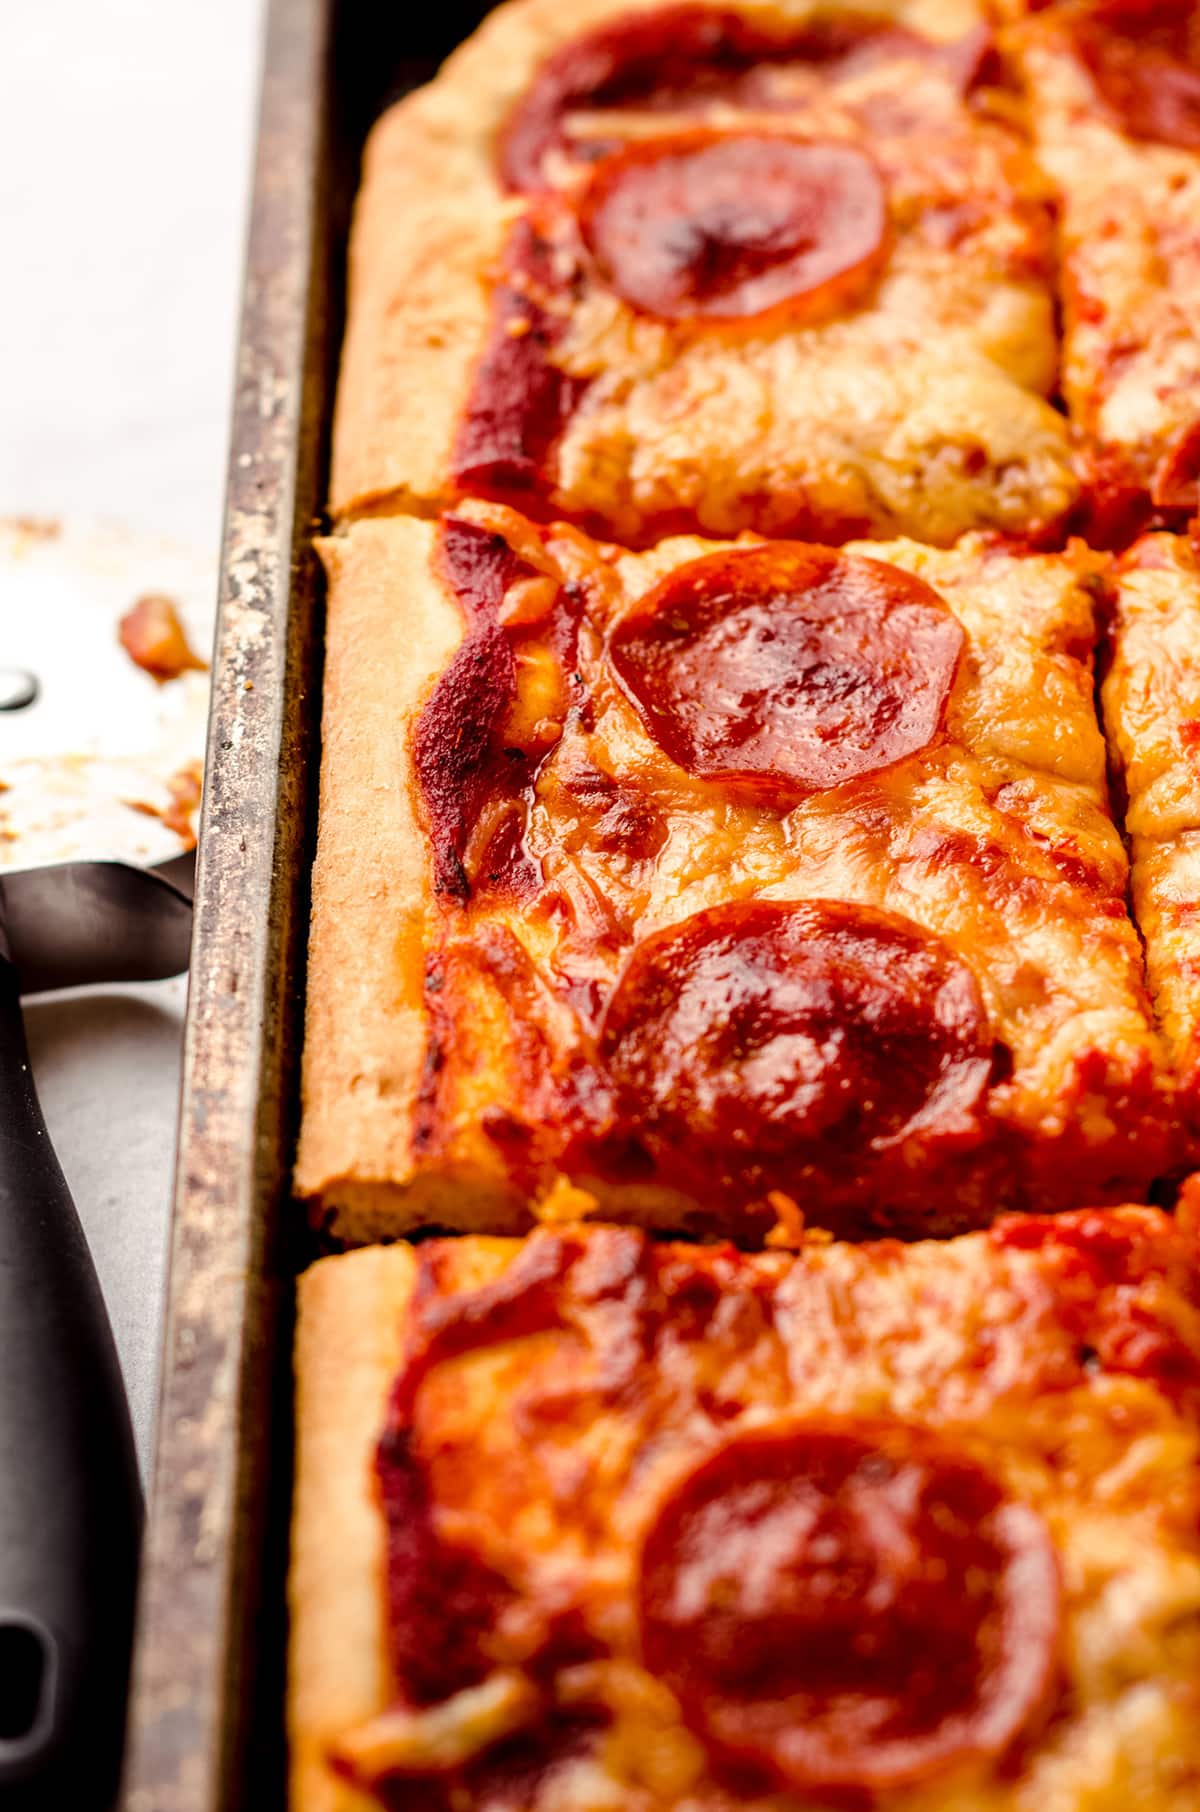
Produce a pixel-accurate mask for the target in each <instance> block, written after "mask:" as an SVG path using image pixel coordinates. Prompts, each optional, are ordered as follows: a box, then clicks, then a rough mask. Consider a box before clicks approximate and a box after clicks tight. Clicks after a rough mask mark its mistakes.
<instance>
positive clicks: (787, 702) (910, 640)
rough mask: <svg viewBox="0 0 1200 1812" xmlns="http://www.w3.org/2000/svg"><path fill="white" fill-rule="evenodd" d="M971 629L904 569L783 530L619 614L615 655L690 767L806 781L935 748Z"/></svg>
mask: <svg viewBox="0 0 1200 1812" xmlns="http://www.w3.org/2000/svg"><path fill="white" fill-rule="evenodd" d="M964 639H965V638H964V636H963V632H962V629H961V627H960V626H959V623H958V621H957V620H956V618H955V617H954V616H952V615H951V613H950V611H949V610H948V609H947V608H946V606H945V604H943V603H942V601H941V599H940V598H939V597H938V595H937V593H936V592H934V591H932V590H931V589H930V587H929V586H928V585H926V584H925V583H924V581H923V580H921V579H917V578H915V577H914V576H913V575H912V574H911V573H906V572H902V571H901V570H900V569H899V568H898V567H894V566H885V565H884V564H883V562H882V561H879V560H867V559H861V558H859V557H858V556H857V555H854V554H842V553H834V552H831V551H830V550H829V549H828V548H823V547H809V546H806V545H805V544H804V543H803V542H787V541H779V542H774V543H771V544H769V545H767V546H765V547H753V548H738V549H735V550H733V551H731V552H727V553H719V554H709V555H707V556H706V557H705V558H704V559H701V560H693V561H691V562H689V564H688V565H686V566H682V567H679V568H678V569H677V570H676V571H674V572H672V573H669V574H668V575H667V577H666V578H665V579H664V580H663V581H662V582H661V584H659V585H658V586H656V587H655V589H654V590H653V591H652V592H650V594H649V596H648V597H647V598H645V599H644V601H643V602H642V603H641V604H640V605H639V606H638V607H637V609H636V610H635V611H634V613H633V614H632V615H630V616H627V617H625V618H624V619H623V621H622V622H621V623H620V624H619V625H618V627H617V629H616V631H615V633H614V635H613V638H612V643H611V657H612V662H613V665H614V667H615V668H616V670H617V673H618V675H619V677H620V679H621V682H622V684H623V685H624V687H625V689H626V691H627V692H628V694H629V696H630V698H631V699H632V700H633V702H634V704H635V705H636V706H637V708H638V710H639V712H640V713H641V715H642V718H643V719H644V721H645V724H646V727H647V729H648V730H649V731H650V733H651V735H652V736H653V737H654V738H655V740H656V741H657V742H658V743H659V745H660V746H661V747H662V748H663V749H665V750H666V752H667V754H668V755H669V756H670V757H671V760H672V761H675V762H678V763H679V765H680V767H682V768H686V769H687V771H688V773H689V774H698V775H701V776H703V777H704V778H711V779H720V780H722V781H729V780H740V781H746V782H750V783H753V784H754V785H756V786H757V787H759V788H763V787H767V788H770V789H773V790H776V791H779V792H782V793H789V792H800V793H804V792H811V791H815V790H817V789H819V788H822V787H832V786H841V785H842V784H843V783H844V782H846V781H848V780H854V779H856V778H857V777H858V776H860V775H862V774H872V773H875V772H877V771H878V770H879V769H880V768H884V767H888V766H890V765H891V763H893V762H896V761H901V760H903V759H904V757H905V756H908V755H915V754H917V753H918V752H919V751H920V750H921V749H924V748H926V747H928V745H929V744H930V743H931V742H932V741H933V739H934V738H935V737H936V736H937V735H938V733H939V731H940V729H941V725H942V719H943V715H944V712H945V707H946V700H947V698H948V697H949V694H950V689H951V687H952V685H953V684H954V676H955V673H956V671H957V668H958V662H959V658H960V656H961V654H962V650H963V645H964Z"/></svg>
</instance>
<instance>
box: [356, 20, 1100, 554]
mask: <svg viewBox="0 0 1200 1812" xmlns="http://www.w3.org/2000/svg"><path fill="white" fill-rule="evenodd" d="M1019 115H1020V106H1019V103H1018V101H1017V98H1016V96H1015V94H1014V92H1013V91H1012V89H1011V87H1010V86H1008V85H1007V78H1006V77H1005V76H1004V74H1003V72H1002V71H1001V70H1000V68H999V66H998V64H997V61H996V59H995V58H994V56H993V54H992V51H991V46H990V40H989V36H988V33H987V30H986V28H985V25H984V21H983V17H982V14H981V13H980V11H979V10H978V9H977V7H976V6H975V5H974V4H973V3H972V0H890V3H889V0H865V3H864V4H863V5H861V6H856V7H848V6H846V5H841V4H832V5H830V4H828V3H826V0H773V3H772V4H770V5H766V6H764V5H761V4H760V5H751V6H732V5H730V4H728V3H727V0H711V3H710V0H683V3H681V4H668V5H665V6H664V5H659V4H654V5H647V4H646V3H645V0H632V3H630V0H575V3H574V4H572V5H570V6H564V5H562V4H560V3H559V0H521V3H520V4H518V5H516V6H511V7H510V6H505V7H501V8H499V9H498V10H497V11H496V12H495V13H494V14H493V15H492V16H491V17H490V18H489V19H488V20H487V21H486V22H485V24H484V25H483V27H482V28H481V29H480V31H479V32H478V33H477V34H476V36H475V37H474V38H473V39H472V40H471V41H470V42H469V43H468V44H467V45H466V46H465V47H464V48H462V49H461V50H460V51H459V52H458V53H457V54H456V56H454V57H453V58H451V60H450V62H449V63H448V64H447V66H446V68H445V70H444V72H443V73H442V75H441V76H440V77H439V78H438V80H437V81H435V82H434V83H433V84H432V85H431V86H429V87H428V88H425V89H423V90H421V91H420V92H418V93H417V94H415V95H413V96H411V97H409V98H408V99H406V100H404V101H402V102H400V103H399V104H398V105H397V106H396V107H395V108H394V109H393V110H392V111H391V112H390V113H388V114H387V115H385V117H384V118H383V119H382V120H381V121H380V123H379V124H378V125H377V127H376V128H375V131H374V134H373V136H372V139H371V142H370V144H369V146H368V149H367V155H366V160H365V166H364V180H363V186H362V190H361V192H360V195H359V200H358V204H357V213H356V218H355V225H354V235H353V245H352V250H351V269H350V299H349V323H348V330H347V337H346V342H345V351H344V357H343V367H342V376H341V383H340V387H339V392H338V403H337V417H336V422H335V435H334V453H333V480H332V505H333V509H334V511H335V513H336V514H338V515H339V516H342V515H346V514H358V513H364V512H368V511H373V510H374V511H378V510H382V509H386V510H389V511H392V510H397V509H401V510H405V511H409V510H413V511H416V512H418V513H421V514H428V513H429V512H430V510H431V509H434V508H437V507H444V506H445V505H446V504H447V503H450V502H454V501H456V500H457V499H458V498H459V497H462V496H475V497H477V496H485V497H490V498H494V499H498V500H500V501H502V502H506V503H509V504H511V505H514V506H516V507H519V508H522V509H524V510H526V511H531V512H532V513H534V514H537V515H543V516H545V515H551V516H559V515H565V516H570V517H571V518H572V519H573V520H575V521H576V522H578V523H581V524H583V525H584V526H587V527H590V528H591V529H593V530H594V531H595V532H597V533H599V534H606V535H612V536H615V537H616V538H617V539H619V540H620V541H622V542H623V543H625V544H626V545H635V546H641V545H647V544H649V543H651V542H653V541H656V540H659V539H661V538H662V537H663V536H664V535H666V534H668V533H676V532H679V531H682V530H694V531H699V532H702V533H706V534H710V535H717V536H724V535H732V534H737V533H739V532H741V531H743V530H746V529H751V530H756V531H759V532H762V533H766V534H771V535H787V536H798V537H801V538H805V539H813V540H816V541H824V542H828V541H841V540H846V539H847V538H850V537H853V536H861V535H872V536H876V535H885V536H886V535H895V534H908V535H913V536H916V537H917V538H919V539H921V540H923V541H927V542H931V543H948V542H951V541H953V540H955V539H956V538H957V537H958V536H959V535H960V534H961V533H963V532H964V531H966V530H969V529H976V528H986V527H996V528H1002V529H1007V530H1009V531H1012V532H1015V533H1019V534H1021V535H1023V536H1027V537H1028V536H1031V535H1035V534H1037V533H1039V532H1040V531H1042V530H1052V529H1053V528H1054V526H1055V525H1057V524H1059V523H1060V522H1061V521H1062V519H1063V518H1064V517H1065V516H1066V514H1067V513H1068V511H1069V510H1070V509H1071V507H1072V505H1073V504H1074V502H1075V500H1076V497H1077V492H1078V483H1077V479H1076V477H1075V474H1074V471H1073V467H1072V459H1071V449H1070V444H1069V435H1068V429H1067V424H1066V422H1065V421H1064V419H1063V417H1062V415H1061V414H1059V413H1058V412H1057V411H1056V410H1055V409H1054V408H1052V407H1051V405H1050V403H1049V401H1048V400H1047V399H1048V396H1049V393H1050V392H1051V391H1052V389H1053V387H1054V383H1055V380H1056V362H1057V347H1056V337H1055V328H1054V298H1053V276H1054V235H1053V230H1052V224H1053V223H1052V214H1051V209H1050V205H1049V191H1048V188H1047V184H1046V181H1045V178H1044V177H1043V176H1042V174H1041V173H1040V172H1039V171H1038V170H1037V169H1036V167H1035V165H1034V163H1033V160H1032V157H1031V154H1030V149H1029V145H1028V143H1027V142H1026V140H1025V138H1024V137H1023V136H1022V134H1021V132H1020V130H1019V129H1018V128H1019Z"/></svg>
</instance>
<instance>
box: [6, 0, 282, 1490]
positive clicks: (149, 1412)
mask: <svg viewBox="0 0 1200 1812" xmlns="http://www.w3.org/2000/svg"><path fill="white" fill-rule="evenodd" d="M258 37H259V6H258V4H257V0H174V3H173V4H169V5H164V4H163V3H162V0H108V3H107V4H105V5H104V6H96V5H94V4H92V3H91V0H39V5H38V6H37V7H36V8H35V7H26V8H23V9H21V12H20V15H19V20H18V21H17V23H16V25H15V29H14V30H13V31H10V32H9V33H8V34H7V36H6V40H5V54H4V58H3V66H2V68H0V219H2V220H3V221H4V223H5V237H6V245H7V248H8V250H7V256H6V259H5V281H4V283H3V284H2V285H0V398H3V404H2V405H0V407H2V410H3V432H2V433H0V516H8V515H17V514H34V515H39V516H48V517H54V518H67V519H74V518H77V517H85V518H96V517H100V518H107V519H109V520H111V521H114V522H118V523H122V524H125V525H127V526H128V527H130V528H132V529H134V530H135V531H137V532H139V533H144V534H147V535H150V536H161V535H167V536H171V537H173V538H174V539H176V540H177V541H180V542H182V543H184V544H185V545H187V546H189V547H192V548H194V549H195V550H196V551H197V553H198V554H199V555H200V556H201V557H202V558H206V559H208V560H211V563H212V570H213V574H214V583H215V572H216V561H217V550H218V543H219V534H220V518H221V500H222V492H223V486H224V463H225V447H226V437H227V430H228V415H229V404H230V398H231V394H232V388H233V362H234V351H235V339H236V329H237V312H238V295H239V286H240V270H241V257H242V240H243V228H244V219H245V210H246V202H247V194H248V178H249V172H250V158H251V148H252V136H253V109H254V90H255V84H256V77H257V60H258ZM4 609H5V604H4V599H3V598H0V655H2V653H3V646H4ZM183 1003H184V986H183V983H182V982H166V983H161V984H158V985H156V986H154V987H140V988H127V989H121V990H116V991H112V990H108V991H105V992H104V993H102V994H101V993H92V994H90V995H86V996H74V997H73V996H58V997H56V998H53V999H51V1000H46V1001H42V1002H36V1003H33V1004H32V1005H31V1006H30V1008H29V1010H28V1014H27V1019H28V1025H29V1032H30V1041H31V1045H32V1048H33V1055H34V1068H35V1072H36V1077H37V1082H38V1086H39V1089H40V1092H41V1095H42V1102H43V1106H44V1108H45V1110H46V1116H47V1119H48V1121H49V1123H50V1130H51V1135H52V1137H53V1139H54V1142H55V1145H56V1147H57V1150H58V1153H59V1156H60V1158H61V1160H62V1164H63V1168H64V1170H65V1171H66V1174H67V1178H68V1181H69V1183H70V1185H71V1187H72V1190H73V1192H74V1195H75V1200H76V1203H77V1205H78V1207H79V1211H80V1215H81V1217H82V1219H83V1222H84V1225H85V1228H86V1230H87V1233H88V1237H89V1239H90V1241H91V1244H92V1250H93V1253H94V1256H95V1259H96V1265H97V1269H98V1271H99V1273H100V1278H101V1282H102V1284H103V1286H104V1289H105V1294H106V1297H107V1300H108V1304H109V1312H110V1314H111V1316H112V1320H113V1326H114V1331H115V1333H116V1337H117V1343H118V1346H119V1348H120V1352H121V1359H122V1363H123V1365H124V1367H125V1374H126V1380H127V1383H128V1387H129V1393H130V1402H131V1407H132V1410H133V1415H134V1421H135V1426H136V1429H137V1434H138V1443H139V1450H140V1452H141V1454H142V1457H143V1462H144V1461H145V1458H146V1456H147V1453H148V1449H149V1440H150V1436H151V1432H152V1420H153V1408H154V1394H155V1387H156V1374H157V1359H158V1343H159V1331H160V1329H159V1321H160V1310H161V1302H162V1287H163V1280H164V1264H165V1253H166V1235H167V1216H168V1208H169V1196H170V1181H171V1166H172V1155H173V1143H174V1120H175V1106H176V1095H177V1090H178V1072H179V1041H180V1030H181V1026H182V1014H183Z"/></svg>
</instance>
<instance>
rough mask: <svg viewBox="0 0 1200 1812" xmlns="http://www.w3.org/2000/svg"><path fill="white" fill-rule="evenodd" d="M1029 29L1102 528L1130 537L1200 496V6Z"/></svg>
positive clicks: (1112, 6)
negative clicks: (1199, 325) (1199, 318)
mask: <svg viewBox="0 0 1200 1812" xmlns="http://www.w3.org/2000/svg"><path fill="white" fill-rule="evenodd" d="M1014 41H1015V43H1016V44H1017V45H1018V46H1019V49H1018V53H1017V54H1018V58H1019V61H1020V62H1021V64H1022V67H1023V69H1024V73H1025V76H1026V80H1027V82H1028V85H1029V90H1030V105H1029V114H1030V120H1031V122H1032V128H1033V131H1034V137H1035V144H1036V149H1037V153H1038V157H1039V159H1040V161H1041V163H1042V166H1043V168H1044V169H1045V171H1046V173H1047V176H1048V177H1049V178H1050V179H1051V181H1052V182H1053V183H1054V185H1055V187H1056V190H1057V193H1058V198H1059V207H1060V210H1061V240H1062V262H1063V273H1062V274H1063V328H1064V340H1063V369H1062V389H1063V395H1064V398H1065V400H1066V403H1067V406H1068V410H1069V413H1070V417H1071V422H1072V425H1073V427H1074V430H1075V432H1076V435H1077V436H1078V438H1079V441H1080V446H1081V452H1082V455H1083V461H1084V466H1083V473H1084V483H1085V502H1086V507H1087V515H1088V520H1089V531H1090V533H1091V535H1092V537H1093V539H1099V540H1100V541H1102V542H1104V543H1106V544H1114V545H1119V544H1121V543H1123V542H1124V541H1127V540H1129V539H1130V538H1131V537H1132V536H1133V535H1135V534H1136V533H1137V532H1138V531H1139V530H1141V529H1143V528H1145V527H1146V526H1148V525H1149V524H1150V523H1152V522H1154V521H1158V522H1161V523H1164V524H1166V525H1168V526H1181V525H1182V524H1183V523H1184V522H1185V521H1186V520H1187V518H1188V517H1189V516H1190V515H1193V514H1194V513H1195V511H1196V508H1197V504H1198V503H1200V492H1198V490H1197V480H1198V479H1200V330H1198V329H1197V301H1198V298H1200V237H1198V236H1197V232H1196V222H1197V219H1198V218H1200V10H1197V9H1196V8H1195V7H1194V6H1193V5H1191V4H1190V0H1189V3H1186V4H1179V3H1178V0H1154V3H1153V4H1147V3H1146V0H1079V3H1075V0H1069V3H1067V4H1061V5H1055V6H1051V7H1048V8H1046V9H1045V10H1044V11H1037V12H1034V13H1033V15H1032V16H1031V17H1030V18H1029V19H1027V20H1026V21H1025V22H1024V23H1023V24H1022V25H1021V26H1020V27H1019V29H1018V31H1017V33H1016V37H1015V40H1014Z"/></svg>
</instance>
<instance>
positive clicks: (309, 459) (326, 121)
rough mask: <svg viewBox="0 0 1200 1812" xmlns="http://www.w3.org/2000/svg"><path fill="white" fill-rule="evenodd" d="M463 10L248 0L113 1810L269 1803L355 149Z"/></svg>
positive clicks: (302, 1237) (206, 1810) (279, 1718)
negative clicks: (324, 580)
mask: <svg viewBox="0 0 1200 1812" xmlns="http://www.w3.org/2000/svg"><path fill="white" fill-rule="evenodd" d="M486 10H487V8H486V6H484V5H481V4H477V3H474V0H441V4H440V5H439V6H437V7H419V6H413V5H408V4H404V3H403V0H400V3H399V4H395V5H391V6H380V5H378V4H376V3H375V0H271V4H270V7H269V16H268V20H267V30H266V39H265V46H264V58H263V83H262V101H261V114H260V121H259V138H258V154H257V164H256V170H255V178H254V196H253V206H252V214H251V224H250V240H249V249H248V262H247V270H246V288H245V302H244V312H243V316H242V327H241V344H240V352H239V358H238V367H237V384H236V393H235V399H234V421H233V437H232V446H231V459H230V470H229V488H228V497H227V510H226V523H225V536H224V549H223V557H222V565H221V580H220V599H219V607H220V618H219V627H218V641H217V648H218V654H217V662H216V667H215V671H214V685H213V701H212V713H211V717H210V722H209V740H208V767H207V782H206V788H205V801H204V812H203V819H202V832H201V845H200V859H199V867H198V873H197V883H196V937H195V943H194V947H193V960H192V980H191V998H190V1004H189V1010H188V1023H187V1032H186V1045H185V1062H184V1079H183V1091H182V1102H181V1119H180V1136H179V1155H178V1173H177V1182H176V1195H175V1225H174V1237H173V1248H172V1262H171V1279H170V1296H169V1305H168V1314H167V1326H166V1335H165V1354H164V1373H163V1390H162V1400H161V1407H160V1421H159V1431H158V1443H157V1454H156V1463H155V1470H154V1478H153V1488H152V1498H151V1515H150V1525H149V1532H148V1537H147V1544H146V1551H145V1557H144V1571H143V1586H142V1598H141V1605H140V1611H139V1635H138V1643H137V1650H136V1655H135V1664H134V1686H133V1697H132V1704H131V1714H130V1728H129V1742H128V1750H127V1759H126V1772H125V1786H124V1790H123V1805H124V1807H125V1808H126V1812H218V1809H219V1812H235V1809H237V1808H242V1807H246V1808H250V1807H253V1808H254V1812H274V1809H275V1808H280V1809H282V1807H283V1806H284V1804H285V1799H286V1788H285V1751H284V1734H283V1707H284V1690H283V1689H284V1658H285V1645H286V1627H285V1609H284V1579H285V1570H286V1563H287V1521H288V1508H289V1500H290V1494H291V1409H292V1406H291V1382H290V1363H289V1361H290V1337H291V1303H292V1283H293V1279H294V1277H295V1274H296V1272H297V1270H298V1269H299V1268H301V1267H302V1266H303V1264H304V1263H305V1262H306V1261H307V1260H308V1258H309V1257H311V1256H313V1252H314V1248H313V1246H312V1245H311V1243H310V1239H309V1235H308V1233H307V1231H306V1228H305V1225H304V1220H303V1216H302V1215H300V1214H298V1213H297V1212H296V1210H295V1209H294V1208H293V1207H292V1205H291V1203H290V1200H289V1192H288V1177H289V1170H290V1165H291V1156H292V1147H293V1141H294V1134H295V1127H296V1119H297V1078H298V1069H299V1053H300V1034H301V1015H302V1007H303V990H304V944H305V932H306V927H307V910H308V899H307V889H308V871H309V865H310V861H311V853H312V847H313V838H314V831H315V779H316V770H317V754H318V737H319V724H320V683H321V671H320V669H321V597H320V589H319V583H318V574H317V570H316V562H315V560H314V558H313V556H312V554H311V551H310V547H309V541H310V537H311V535H312V533H313V530H314V528H315V527H317V526H319V523H320V519H321V509H322V500H323V497H324V494H325V476H326V461H327V447H328V429H329V415H330V404H331V399H332V393H333V384H334V376H335V370H336V359H337V350H338V345H339V342H340V337H341V327H342V313H343V310H342V288H343V269H344V262H345V241H346V230H347V224H348V220H349V213H350V205H351V202H352V199H353V194H354V190H355V187H356V185H357V179H358V163H359V156H360V152H361V148H362V142H363V138H364V136H365V133H366V130H367V128H368V126H369V125H370V123H371V121H372V120H373V119H374V118H375V117H376V115H377V114H378V113H379V111H380V110H381V108H382V107H383V106H384V105H385V104H386V103H387V101H388V100H390V99H392V98H393V97H394V96H395V95H396V94H398V93H400V92H402V91H403V90H404V89H406V88H408V87H412V86H414V85H415V84H416V83H418V82H421V81H424V80H425V79H427V78H428V76H429V75H430V74H432V72H433V69H434V68H435V67H436V65H437V64H438V63H439V62H440V61H441V60H442V58H443V57H444V56H445V55H446V53H447V52H448V51H449V50H450V49H451V48H452V47H453V45H454V44H455V43H456V42H457V41H458V40H459V39H460V38H462V37H463V36H465V35H466V33H467V32H468V31H470V30H471V29H472V28H473V27H474V26H475V25H476V24H477V23H478V20H479V18H480V16H481V14H482V13H483V12H485V11H486Z"/></svg>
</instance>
